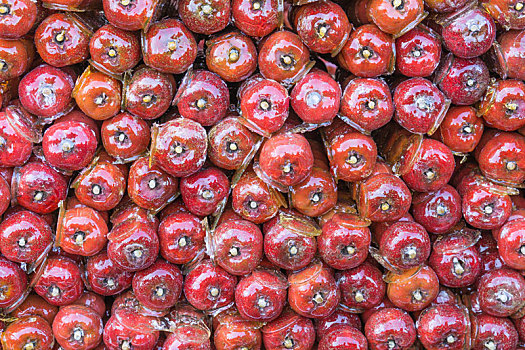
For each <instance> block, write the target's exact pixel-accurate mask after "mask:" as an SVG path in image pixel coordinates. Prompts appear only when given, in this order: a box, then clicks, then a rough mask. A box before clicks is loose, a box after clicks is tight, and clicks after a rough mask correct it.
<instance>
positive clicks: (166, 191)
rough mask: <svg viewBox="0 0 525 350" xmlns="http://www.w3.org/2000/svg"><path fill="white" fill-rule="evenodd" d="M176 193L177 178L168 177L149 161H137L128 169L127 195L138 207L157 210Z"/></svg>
mask: <svg viewBox="0 0 525 350" xmlns="http://www.w3.org/2000/svg"><path fill="white" fill-rule="evenodd" d="M176 191H177V178H175V177H172V176H170V175H168V174H167V173H166V172H164V171H163V170H162V169H160V168H159V167H158V166H156V165H155V164H154V165H152V166H151V167H150V166H149V159H148V158H146V157H141V158H139V159H137V160H136V161H135V162H134V163H133V165H132V166H131V167H130V169H129V177H128V195H129V196H130V198H131V199H132V200H133V202H135V203H136V204H137V205H138V206H140V207H142V208H145V209H149V210H158V209H159V208H162V207H163V206H165V205H166V203H168V201H169V200H170V199H173V197H174V196H175V193H176Z"/></svg>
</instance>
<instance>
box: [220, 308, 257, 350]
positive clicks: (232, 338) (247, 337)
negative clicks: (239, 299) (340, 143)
mask: <svg viewBox="0 0 525 350" xmlns="http://www.w3.org/2000/svg"><path fill="white" fill-rule="evenodd" d="M224 318H225V320H224V322H221V321H219V322H220V323H219V325H218V327H217V328H216V329H215V332H214V334H213V339H214V345H215V347H216V348H217V350H235V349H239V348H242V347H243V346H246V347H248V348H251V349H254V350H259V349H261V345H262V335H261V331H260V330H259V329H258V328H257V326H256V325H254V324H253V322H251V321H247V320H245V319H244V318H242V317H241V316H240V315H235V316H230V317H228V316H226V317H224Z"/></svg>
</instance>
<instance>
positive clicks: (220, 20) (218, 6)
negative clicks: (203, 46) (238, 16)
mask: <svg viewBox="0 0 525 350" xmlns="http://www.w3.org/2000/svg"><path fill="white" fill-rule="evenodd" d="M178 10H179V16H180V18H181V19H182V21H183V22H184V24H185V25H186V26H187V27H188V29H189V30H191V31H192V32H194V33H199V34H206V35H209V34H213V33H216V32H219V31H221V30H223V29H224V28H225V27H226V26H227V25H228V23H229V22H230V1H229V0H212V1H204V0H198V1H194V0H182V1H180V2H179V3H178Z"/></svg>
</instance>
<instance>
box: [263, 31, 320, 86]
mask: <svg viewBox="0 0 525 350" xmlns="http://www.w3.org/2000/svg"><path fill="white" fill-rule="evenodd" d="M309 58H310V51H308V48H307V47H306V46H305V45H304V44H303V42H302V41H301V38H300V37H299V36H298V35H297V34H295V33H292V32H289V31H286V30H283V31H278V32H275V33H273V34H271V35H269V36H267V37H266V38H265V39H264V40H263V41H262V42H261V45H260V47H259V71H260V72H261V74H262V75H263V76H264V77H265V78H267V79H273V80H276V81H278V82H282V83H285V84H286V83H292V82H296V81H297V80H298V79H300V78H301V77H302V76H303V75H304V74H306V73H307V72H308V70H309V69H310V68H311V63H310V61H309Z"/></svg>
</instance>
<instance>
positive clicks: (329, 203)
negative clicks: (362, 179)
mask: <svg viewBox="0 0 525 350" xmlns="http://www.w3.org/2000/svg"><path fill="white" fill-rule="evenodd" d="M315 161H316V157H315V155H314V167H313V168H312V172H311V173H310V175H309V176H308V177H307V178H306V179H304V180H303V181H302V182H300V183H298V184H297V185H295V186H292V188H291V189H290V194H291V200H292V206H293V207H294V208H295V209H297V211H299V212H300V213H301V214H304V215H308V216H311V217H316V216H320V215H323V214H325V213H326V212H327V211H328V210H330V209H332V208H333V207H334V206H335V205H336V202H337V185H336V184H335V181H334V178H333V177H332V175H331V174H330V172H329V171H328V170H325V169H323V168H321V167H317V166H316V165H315Z"/></svg>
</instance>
